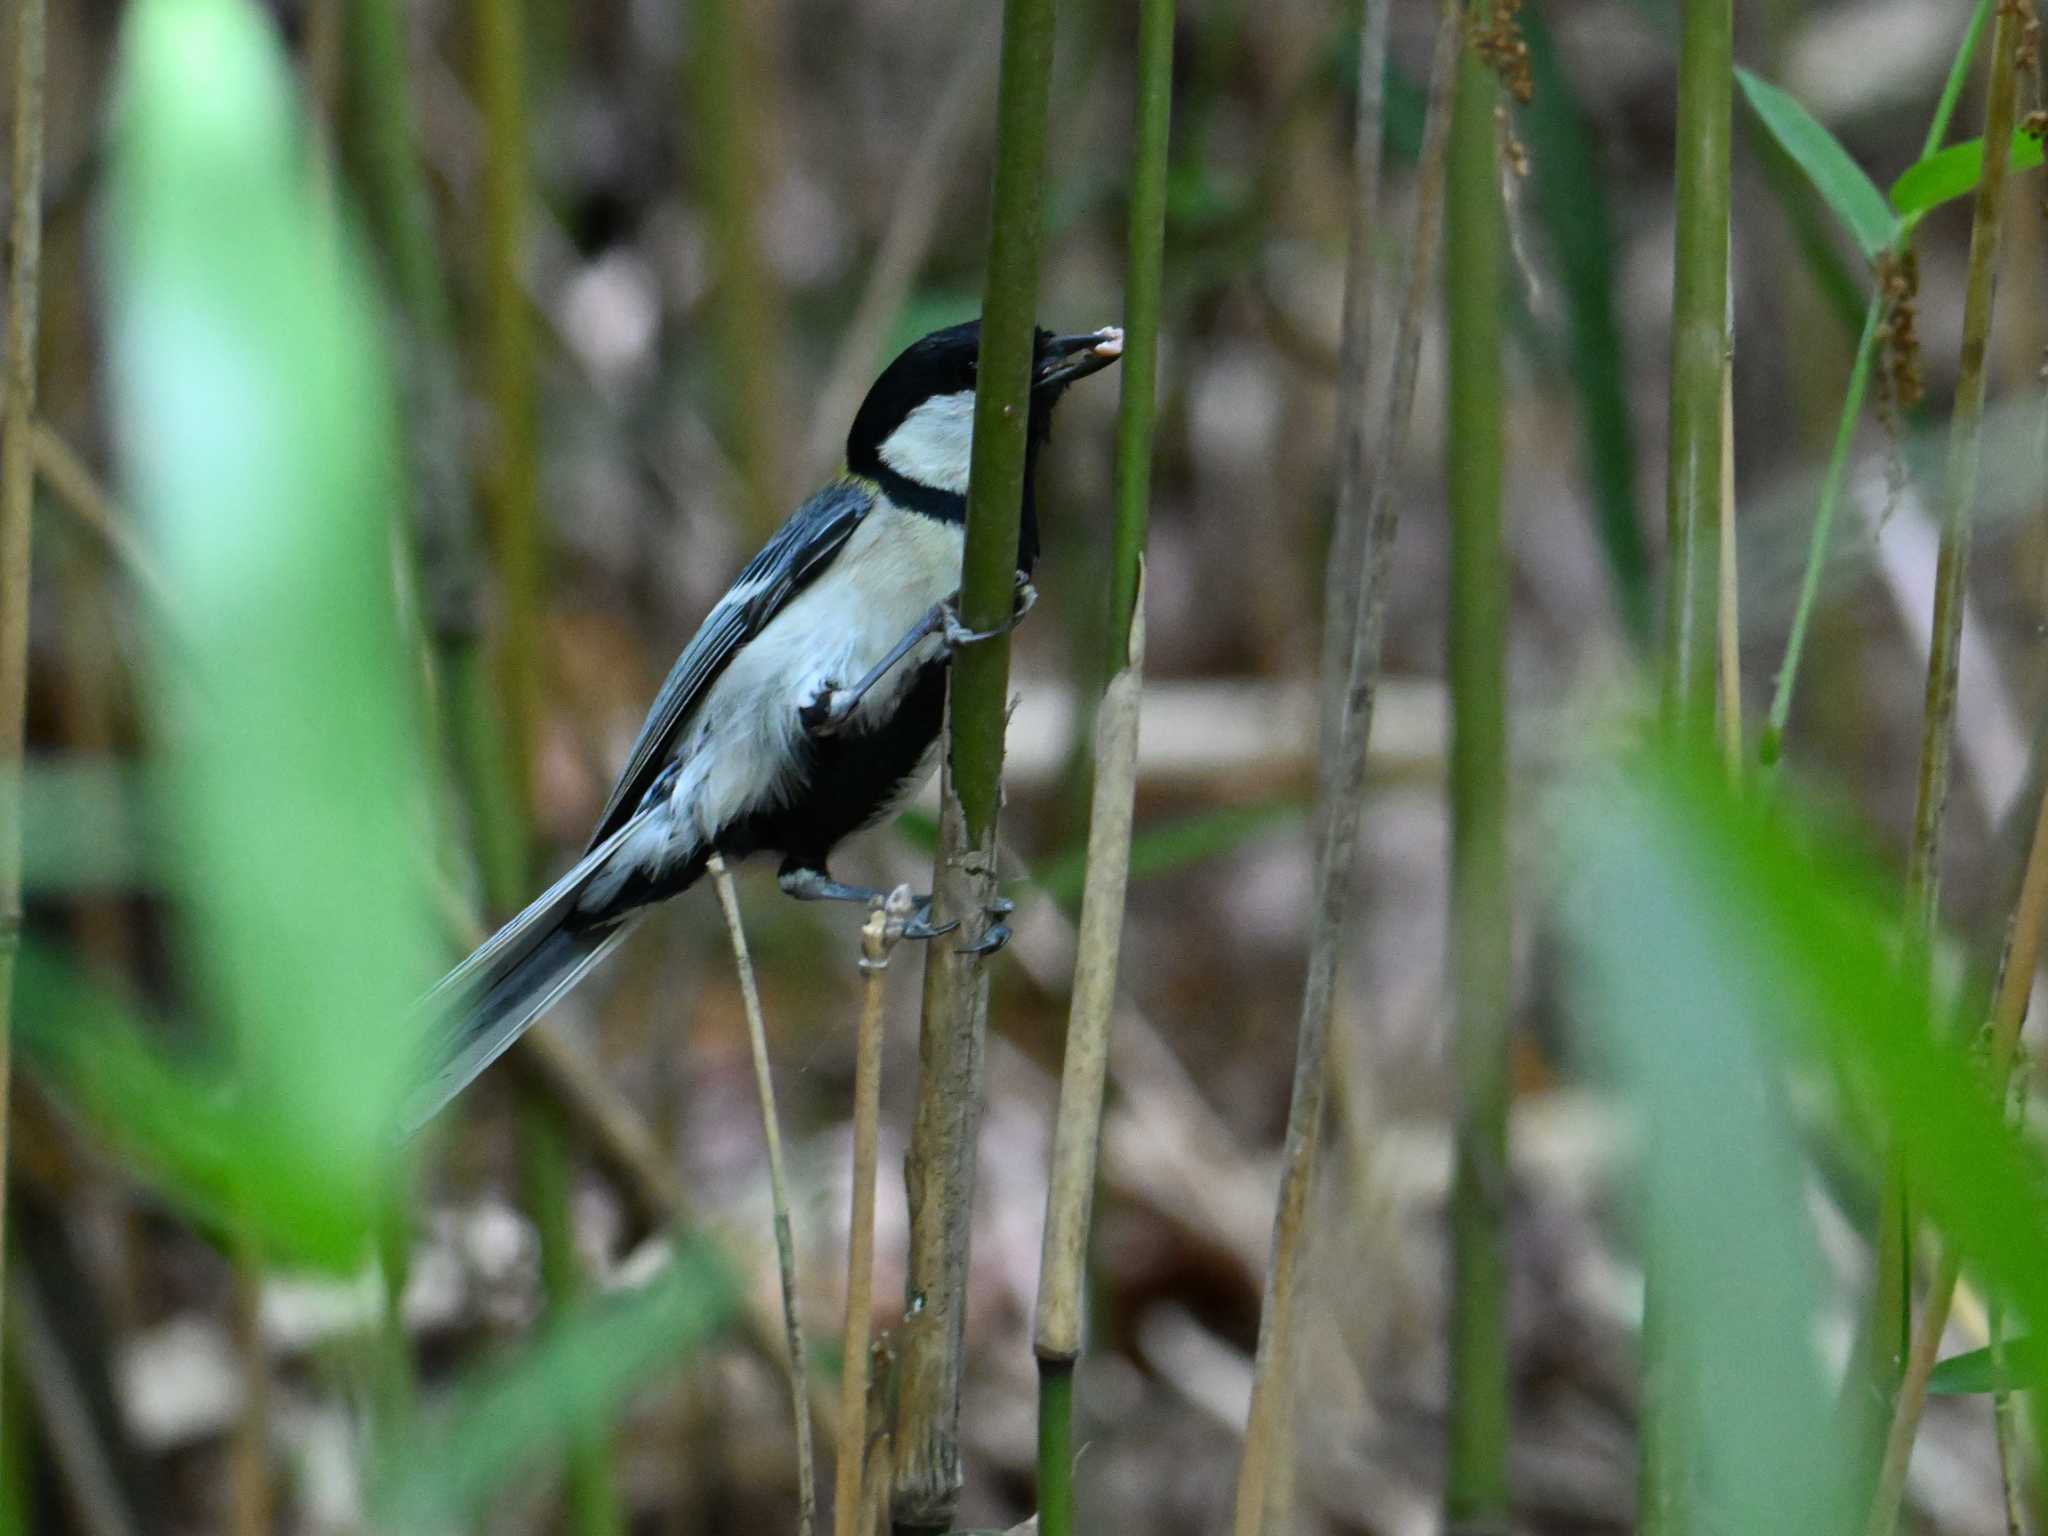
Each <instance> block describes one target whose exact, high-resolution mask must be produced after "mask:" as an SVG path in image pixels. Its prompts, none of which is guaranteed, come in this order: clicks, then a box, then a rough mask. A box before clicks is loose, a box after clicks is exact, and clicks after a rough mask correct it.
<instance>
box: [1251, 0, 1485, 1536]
mask: <svg viewBox="0 0 2048 1536" xmlns="http://www.w3.org/2000/svg"><path fill="white" fill-rule="evenodd" d="M1460 17H1461V11H1460V7H1459V6H1458V5H1456V4H1455V3H1451V4H1446V5H1445V6H1444V10H1443V19H1442V21H1441V23H1440V25H1439V28H1438V32H1437V41H1436V52H1435V57H1434V58H1433V60H1432V61H1431V65H1430V77H1429V79H1430V83H1429V106H1428V109H1427V114H1426V116H1425V119H1424V128H1423V153H1422V166H1421V172H1420V183H1419V195H1418V200H1417V204H1416V231H1415V238H1414V240H1413V242H1412V243H1411V244H1410V246H1409V263H1410V265H1409V272H1408V287H1407V294H1406V296H1405V298H1404V301H1403V306H1402V313H1401V321H1400V331H1399V334H1398V336H1397V338H1396V341H1395V349H1394V371H1393V378H1392V383H1391V385H1390V387H1389V389H1388V393H1387V397H1386V399H1385V400H1384V401H1383V402H1382V406H1383V408H1382V410H1381V412H1380V416H1379V421H1378V431H1377V434H1376V437H1375V441H1374V450H1375V451H1374V455H1373V463H1374V464H1375V466H1377V472H1376V474H1375V476H1374V478H1373V481H1372V484H1371V488H1370V493H1369V494H1370V504H1369V512H1368V515H1367V517H1366V519H1365V537H1364V539H1363V540H1362V541H1361V548H1360V576H1361V579H1362V580H1363V581H1364V583H1365V587H1364V591H1363V592H1362V594H1361V596H1360V599H1359V601H1358V603H1357V604H1356V605H1355V606H1354V607H1353V608H1352V631H1351V637H1350V655H1349V662H1348V666H1347V669H1346V674H1345V675H1346V679H1347V688H1346V696H1345V700H1344V709H1343V714H1342V722H1343V723H1342V727H1341V729H1340V730H1339V732H1338V733H1337V734H1338V741H1339V747H1338V751H1337V753H1336V757H1335V762H1334V764H1333V772H1332V774H1331V776H1330V777H1329V778H1327V779H1326V780H1325V782H1324V783H1323V785H1322V789H1321V794H1320V796H1319V799H1320V802H1321V809H1320V812H1319V820H1320V835H1319V837H1318V840H1317V847H1316V864H1315V888H1316V902H1315V906H1314V908H1313V909H1312V911H1313V918H1312V926H1311V930H1310V939H1309V971H1308V978H1307V980H1306V982H1305V983H1304V985H1303V988H1302V1005H1301V1025H1300V1033H1299V1039H1298V1042H1297V1044H1296V1047H1295V1060H1294V1085H1293V1093H1292V1099H1291V1102H1290V1105H1289V1108H1288V1115H1287V1139H1286V1148H1285V1152H1284V1153H1283V1162H1282V1169H1281V1177H1280V1194H1279V1200H1278V1208H1277V1210H1276V1213H1275V1216H1274V1222H1273V1247H1272V1252H1271V1255H1270V1256H1269V1258H1268V1261H1267V1268H1266V1283H1265V1297H1264V1304H1263V1305H1262V1307H1261V1308H1260V1313H1259V1342H1258V1351H1257V1355H1256V1358H1255V1363H1254V1366H1253V1375H1252V1401H1251V1412H1250V1418H1249V1421H1248V1423H1247V1425H1246V1429H1245V1448H1244V1459H1243V1462H1242V1464H1241V1466H1240V1469H1239V1472H1238V1484H1237V1513H1236V1525H1235V1529H1236V1531H1237V1536H1254V1533H1255V1532H1258V1531H1260V1530H1262V1529H1263V1528H1264V1524H1265V1519H1266V1514H1267V1502H1266V1501H1267V1493H1268V1490H1269V1486H1270V1483H1271V1480H1272V1477H1273V1464H1274V1460H1275V1457H1276V1455H1277V1453H1278V1449H1279V1447H1278V1445H1277V1443H1276V1441H1277V1434H1276V1429H1277V1424H1278V1421H1279V1419H1280V1417H1281V1414H1280V1403H1281V1399H1282V1398H1283V1397H1284V1396H1285V1395H1286V1394H1287V1393H1288V1392H1290V1391H1292V1390H1293V1372H1292V1369H1291V1366H1292V1360H1291V1353H1290V1351H1289V1349H1288V1344H1289V1341H1290V1340H1291V1338H1292V1332H1293V1328H1292V1319H1293V1312H1294V1291H1295V1284H1296V1278H1297V1276H1298V1274H1299V1272H1300V1265H1301V1259H1302V1248H1303V1245H1304V1234H1303V1231H1302V1224H1303V1218H1304V1214H1305V1212H1306V1210H1307V1206H1308V1194H1309V1184H1310V1181H1311V1179H1312V1177H1313V1175H1314V1171H1315V1162H1316V1150H1317V1146H1318V1144H1319V1143H1320V1140H1321V1136H1322V1108H1323V1090H1324V1085H1325V1080H1326V1078H1327V1075H1328V1073H1327V1067H1328V1059H1329V1035H1330V1015H1331V1012H1332V1006H1333V1002H1334V998H1335V993H1336V981H1337V951H1338V948H1339V944H1338V940H1339V936H1340V935H1341V933H1342V932H1343V928H1344V923H1345V920H1346V918H1347V916H1348V914H1349V911H1350V898H1351V880H1350V869H1351V862H1352V857H1353V854H1354V852H1355V850H1356V848H1357V843H1358V815H1359V802H1360V800H1361V798H1362V790H1363V787H1364V778H1365V754H1366V747H1367V744H1368V742H1369V741H1370V738H1371V734H1372V715H1373V704H1374V700H1375V697H1376V695H1377V691H1378V686H1379V658H1380V637H1381V632H1382V630H1383V628H1384V625H1385V621H1386V590H1387V583H1388V579H1389V575H1390V572H1391V569H1392V563H1393V544H1394V535H1395V532H1396V529H1397V527H1398V514H1397V512H1396V510H1395V502H1394V482H1395V476H1394V474H1393V472H1392V465H1393V456H1394V453H1395V451H1396V450H1397V449H1398V448H1399V446H1400V444H1401V442H1402V441H1403V439H1404V438H1405V437H1406V435H1407V427H1408V417H1409V409H1410V407H1411V406H1412V404H1413V402H1414V398H1415V378H1416V371H1417V363H1418V358H1419V354H1420V350H1421V337H1422V321H1423V316H1424V315H1425V313H1426V312H1427V310H1428V307H1429V296H1430V293H1431V290H1432V288H1433V286H1434V275H1435V259H1436V248H1437V244H1438V234H1439V229H1440V226H1441V223H1442V219H1443V203H1444V166H1445V157H1446V151H1447V149H1448V145H1449V130H1450V119H1451V100H1452V88H1453V84H1454V82H1455V79H1456V74H1457V59H1458V39H1459V31H1460ZM1349 409H1353V410H1362V409H1363V404H1362V403H1361V402H1354V403H1352V405H1351V406H1350V407H1349ZM1340 612H1341V610H1340Z"/></svg>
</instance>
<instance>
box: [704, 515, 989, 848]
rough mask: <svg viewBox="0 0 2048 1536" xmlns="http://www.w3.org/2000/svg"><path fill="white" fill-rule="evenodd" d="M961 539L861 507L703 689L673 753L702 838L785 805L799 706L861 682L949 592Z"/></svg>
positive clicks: (869, 719) (904, 666)
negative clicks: (812, 570)
mask: <svg viewBox="0 0 2048 1536" xmlns="http://www.w3.org/2000/svg"><path fill="white" fill-rule="evenodd" d="M963 544H964V537H963V533H962V531H961V530H960V529H959V528H957V527H953V526H950V525H948V524H945V523H941V522H938V521H936V520H935V519H933V518H929V517H925V516H922V515H921V514H918V513H914V512H905V511H903V510H901V509H900V508H897V507H895V506H893V505H891V504H890V503H888V502H887V501H884V502H882V503H881V504H880V505H878V506H877V507H876V508H875V510H874V511H873V512H871V513H869V514H868V516H867V517H866V518H864V519H863V520H862V522H861V525H860V526H859V527H858V528H856V529H855V530H854V532H853V535H852V537H851V538H849V539H848V540H847V543H846V547H845V548H844V549H843V550H841V551H840V553H839V557H838V559H836V560H834V561H833V562H832V566H831V568H830V569H829V570H827V571H826V572H825V573H824V574H823V575H822V576H821V577H820V578H819V579H818V580H817V581H816V582H814V583H813V584H812V585H811V586H810V587H809V588H808V589H806V590H805V591H804V592H803V593H801V594H800V595H798V596H797V597H796V598H794V599H792V600H791V601H790V603H789V605H788V606H787V607H785V608H784V609H783V610H782V611H781V612H780V613H778V614H777V615H776V616H775V617H774V618H773V619H772V620H770V621H769V622H768V624H767V625H766V626H765V627H764V628H763V629H762V631H761V632H760V634H758V635H756V636H755V637H754V638H753V639H752V640H750V641H749V642H748V643H747V644H746V645H744V646H742V647H741V648H740V650H739V652H738V654H736V655H735V656H734V657H733V659H732V660H731V662H730V663H728V664H727V666H726V669H725V671H724V672H723V673H722V674H721V675H720V676H719V678H718V680H717V681H716V682H715V683H713V684H712V685H711V687H710V689H709V690H708V691H707V692H706V694H705V696H704V700H703V702H702V703H701V704H700V705H699V706H698V708H697V710H696V712H695V716H694V718H693V719H692V721H691V723H690V728H689V731H688V733H687V737H686V740H685V742H684V744H683V746H682V748H681V750H680V751H679V752H678V753H677V757H678V758H679V759H680V761H681V763H682V765H683V766H682V771H681V773H680V774H679V775H678V777H677V780H676V786H675V790H674V793H673V795H672V797H671V799H670V804H671V805H672V806H674V807H675V809H676V812H677V813H678V817H677V819H678V820H679V821H681V822H683V823H684V824H685V825H690V826H693V827H694V828H695V831H696V833H697V835H698V836H699V837H700V838H701V839H703V840H704V841H707V842H708V841H709V840H711V839H712V838H714V837H716V836H717V835H718V833H719V832H720V831H722V830H723V829H724V828H726V827H729V826H731V825H733V824H734V823H735V822H737V821H739V820H740V819H741V818H742V817H744V816H745V815H747V814H748V813H749V812H751V811H755V810H758V809H761V808H763V807H764V806H770V805H776V804H785V803H787V801H788V799H789V796H790V795H791V794H792V793H793V792H794V791H795V790H796V789H797V787H798V783H797V769H798V766H799V763H800V761H801V756H802V754H801V752H800V750H799V749H800V746H801V741H800V738H801V736H802V732H803V726H802V723H801V721H800V720H799V718H798V710H799V709H800V708H801V707H802V706H803V705H804V704H806V703H808V702H810V701H811V700H812V699H814V698H815V697H816V696H817V695H818V693H819V692H820V691H822V690H823V689H824V688H826V687H828V686H837V687H845V686H847V685H850V684H852V683H854V682H857V681H858V680H859V679H860V678H861V677H863V676H864V675H865V674H866V673H867V671H868V669H869V668H870V667H872V666H874V665H875V663H876V662H878V661H880V660H881V659H882V658H883V657H884V656H886V655H887V654H888V653H889V652H890V651H891V650H892V649H894V648H895V646H896V643H897V642H898V641H900V640H901V639H902V638H903V637H904V635H905V634H907V633H908V632H909V631H910V629H911V627H912V626H913V625H915V624H916V623H917V622H918V621H919V620H920V619H922V618H923V617H924V616H925V614H926V613H928V612H929V611H930V609H931V607H932V605H933V604H934V603H938V602H941V601H943V600H945V599H946V598H949V597H951V596H952V595H953V592H954V591H955V589H956V588H957V587H958V586H959V585H960V556H961V550H962V547H963ZM942 644H943V642H942V640H941V639H940V638H939V637H938V636H936V635H933V636H929V637H927V638H926V639H925V640H924V641H923V642H921V643H920V644H919V645H918V646H917V648H916V649H915V650H913V651H912V652H910V654H909V655H907V656H905V657H904V658H903V659H902V660H901V661H900V662H898V663H897V664H896V666H895V667H893V668H892V669H891V670H890V672H889V674H888V675H887V676H886V677H884V678H883V679H882V680H881V681H880V682H878V683H877V684H876V685H875V686H874V687H873V688H872V689H870V690H869V692H868V693H867V695H866V697H865V698H863V699H862V700H861V702H860V704H859V705H858V706H857V707H856V708H855V710H854V712H853V715H852V717H851V719H850V720H849V721H848V722H847V724H846V725H844V726H842V727H841V732H842V734H846V735H855V734H858V733H860V732H861V731H864V730H870V729H873V728H874V726H876V725H877V724H879V723H880V722H882V721H884V720H886V719H887V718H888V717H889V715H890V714H891V713H893V712H894V710H895V709H896V707H897V704H898V702H899V701H900V700H901V698H902V695H903V693H904V690H905V689H907V688H908V687H909V686H910V684H911V683H912V681H913V680H914V679H915V677H916V675H917V671H918V669H919V668H920V667H921V666H923V665H924V664H925V663H926V662H928V661H930V660H932V659H933V658H934V657H935V656H937V655H938V653H939V649H940V646H941V645H942Z"/></svg>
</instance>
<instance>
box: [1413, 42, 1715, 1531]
mask: <svg viewBox="0 0 2048 1536" xmlns="http://www.w3.org/2000/svg"><path fill="white" fill-rule="evenodd" d="M1499 100H1500V90H1499V85H1498V82H1497V81H1496V79H1495V77H1494V75H1493V72H1492V71H1491V70H1490V69H1489V68H1488V67H1487V65H1486V63H1485V62H1484V61H1483V60H1482V59H1480V58H1479V56H1478V55H1477V53H1476V52H1475V51H1473V50H1472V49H1471V48H1467V49H1465V50H1464V51H1463V53H1462V56H1461V59H1460V63H1459V69H1458V96H1457V108H1456V111H1455V113H1454V114H1453V116H1452V119H1451V160H1450V179H1449V182H1448V188H1447V202H1448V205H1449V206H1448V223H1447V227H1446V230H1445V236H1446V238H1445V242H1444V246H1445V253H1446V254H1445V259H1444V298H1445V302H1446V306H1447V311H1448V322H1449V341H1448V354H1447V355H1448V369H1449V372H1448V395H1449V399H1448V406H1447V409H1446V412H1445V417H1446V421H1447V423H1448V431H1447V435H1446V438H1445V444H1444V450H1445V451H1444V462H1445V473H1446V476H1447V485H1448V491H1449V497H1448V499H1449V504H1450V523H1451V577H1450V579H1451V604H1450V634H1449V642H1450V683H1451V760H1450V781H1451V784H1450V788H1451V954H1452V960H1451V975H1452V989H1453V992H1454V995H1455V1010H1456V1021H1457V1026H1456V1027H1457V1042H1456V1060H1457V1073H1458V1085H1459V1106H1458V1116H1457V1132H1456V1169H1455V1173H1454V1176H1453V1180H1452V1186H1451V1254H1452V1260H1451V1267H1452V1283H1453V1289H1452V1295H1451V1398H1450V1454H1449V1468H1448V1470H1447V1472H1446V1475H1445V1486H1444V1509H1445V1516H1446V1520H1447V1523H1448V1525H1449V1527H1450V1529H1452V1530H1454V1531H1455V1530H1461V1529H1475V1530H1476V1529H1487V1530H1493V1529H1505V1527H1506V1524H1507V1508H1508V1482H1507V1476H1508V1468H1507V1460H1508V1364H1507V1231H1506V1227H1507V1185H1508V1171H1507V1139H1508V1125H1507V1122H1508V992H1509V954H1508V935H1509V913H1508V863H1507V800H1508V792H1507V786H1508V763H1507V759H1508V739H1507V598H1508V591H1509V586H1510V577H1509V571H1508V560H1507V549H1506V545H1505V542H1504V539H1503V534H1502V514H1501V480H1502V415H1503V410H1504V400H1503V381H1502V377H1501V317H1502V314H1503V312H1504V310H1505V309H1506V294H1505V288H1504V284H1503V282H1502V275H1503V266H1502V261H1503V247H1504V244H1505V234H1504V228H1503V223H1504V221H1503V216H1502V208H1501V192H1500V171H1499V166H1498V164H1497V163H1496V155H1495V142H1496V135H1497V130H1496V128H1495V122H1494V109H1495V106H1496V104H1497V103H1498V101H1499ZM1719 408H1720V402H1719V399H1718V395H1717V398H1716V401H1715V409H1716V410H1717V411H1718V410H1719ZM1717 467H1718V466H1717ZM1713 515H1715V516H1717V517H1718V515H1719V508H1718V505H1717V506H1716V508H1715V511H1714V514H1713Z"/></svg>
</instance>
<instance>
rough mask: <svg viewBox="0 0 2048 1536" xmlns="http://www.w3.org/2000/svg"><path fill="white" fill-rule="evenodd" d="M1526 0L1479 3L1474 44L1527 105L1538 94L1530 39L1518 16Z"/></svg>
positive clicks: (1475, 10) (1475, 12)
mask: <svg viewBox="0 0 2048 1536" xmlns="http://www.w3.org/2000/svg"><path fill="white" fill-rule="evenodd" d="M1521 9H1522V0H1493V3H1492V4H1490V5H1484V6H1475V7H1474V8H1473V10H1472V12H1471V15H1472V47H1473V49H1474V51H1475V52H1477V53H1478V55H1479V58H1480V60H1481V62H1483V63H1484V64H1485V65H1486V66H1487V68H1489V69H1491V70H1492V71H1493V72H1494V73H1495V74H1496V75H1499V76H1500V83H1501V84H1502V85H1503V86H1504V87H1506V89H1507V92H1508V94H1509V95H1510V96H1512V97H1514V98H1515V100H1516V101H1518V102H1520V103H1521V104H1522V105H1523V106H1527V105H1528V104H1529V101H1530V98H1531V97H1533V96H1534V95H1535V94H1536V83H1535V81H1534V79H1533V78H1532V77H1531V76H1530V73H1529V43H1528V40H1527V39H1526V38H1524V37H1523V36H1522V24H1521V22H1519V21H1518V20H1516V16H1517V14H1518V13H1519V12H1520V11H1521Z"/></svg>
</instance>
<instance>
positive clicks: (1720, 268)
mask: <svg viewBox="0 0 2048 1536" xmlns="http://www.w3.org/2000/svg"><path fill="white" fill-rule="evenodd" d="M1682 20H1683V28H1682V35H1681V39H1680V45H1679V58H1678V167H1677V180H1678V191H1677V250H1676V258H1675V259H1676V266H1675V270H1674V275H1673V287H1672V296H1671V429H1670V432H1671V441H1670V468H1669V482H1668V486H1667V494H1666V532H1667V544H1668V548H1667V551H1666V560H1667V562H1668V564H1667V568H1666V582H1665V598H1664V601H1665V607H1664V650H1665V667H1664V707H1665V714H1666V717H1667V718H1669V719H1672V720H1679V719H1684V718H1689V717H1691V716H1693V715H1694V714H1696V713H1697V712H1698V709H1699V705H1700V702H1701V700H1702V698H1706V697H1710V696H1711V695H1710V694H1708V693H1706V692H1705V691H1704V690H1705V689H1707V688H1708V687H1709V686H1710V679H1711V678H1712V675H1713V672H1712V669H1713V665H1714V661H1713V629H1712V615H1713V612H1714V605H1713V590H1714V580H1715V572H1714V566H1713V562H1712V561H1711V559H1710V558H1709V553H1710V551H1711V550H1712V547H1713V543H1714V533H1715V529H1716V528H1717V526H1718V524H1719V520H1720V513H1721V370H1722V366H1723V359H1724V358H1725V356H1726V354H1727V350H1728V164H1729V160H1728V141H1729V117H1730V109H1731V90H1732V84H1733V79H1734V56H1733V48H1734V6H1733V4H1732V0H1686V3H1685V4H1684V6H1683V7H1682Z"/></svg>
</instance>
